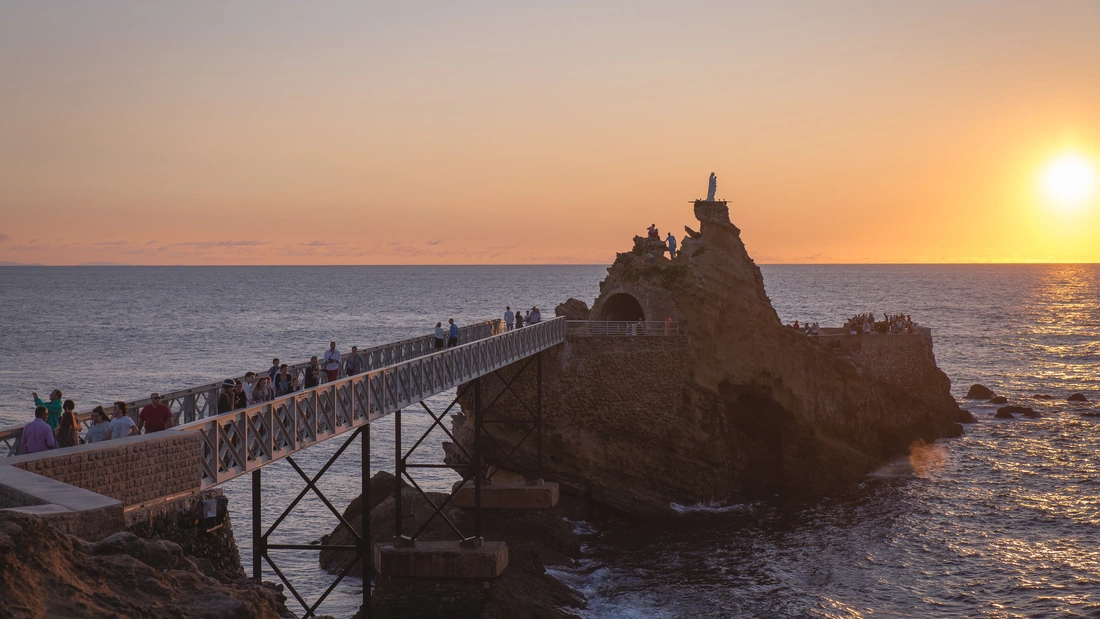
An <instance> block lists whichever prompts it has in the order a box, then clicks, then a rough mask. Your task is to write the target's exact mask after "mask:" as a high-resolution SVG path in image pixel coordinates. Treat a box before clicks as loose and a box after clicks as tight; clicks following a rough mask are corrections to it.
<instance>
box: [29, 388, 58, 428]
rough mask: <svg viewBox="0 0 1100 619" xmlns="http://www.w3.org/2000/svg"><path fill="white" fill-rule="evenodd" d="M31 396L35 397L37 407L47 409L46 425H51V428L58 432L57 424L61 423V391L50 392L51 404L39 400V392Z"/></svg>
mask: <svg viewBox="0 0 1100 619" xmlns="http://www.w3.org/2000/svg"><path fill="white" fill-rule="evenodd" d="M31 395H32V396H34V405H35V406H45V407H46V423H48V424H50V428H52V429H54V430H56V429H57V424H59V423H61V390H60V389H54V390H53V391H52V392H50V401H49V402H43V401H42V400H41V399H39V398H38V392H37V391H35V392H34V393H32V394H31ZM31 423H34V422H31Z"/></svg>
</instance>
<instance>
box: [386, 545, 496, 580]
mask: <svg viewBox="0 0 1100 619" xmlns="http://www.w3.org/2000/svg"><path fill="white" fill-rule="evenodd" d="M506 567H508V545H507V544H505V543H504V542H485V543H484V544H483V545H482V546H481V547H480V548H463V547H462V546H460V545H459V543H458V542H457V541H456V542H421V541H418V542H416V543H415V544H413V545H412V546H396V547H395V546H394V545H393V544H375V545H374V568H375V569H376V570H378V574H379V575H380V576H381V577H383V578H479V579H485V578H496V577H497V576H500V574H501V572H503V571H504V568H506Z"/></svg>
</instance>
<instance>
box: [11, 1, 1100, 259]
mask: <svg viewBox="0 0 1100 619" xmlns="http://www.w3.org/2000/svg"><path fill="white" fill-rule="evenodd" d="M1097 33H1100V2H1097V1H1095V0H1081V1H1074V0H1052V1H1050V2H1033V1H1021V2H1016V1H1011V0H996V1H994V0H985V1H983V0H970V1H966V2H961V1H960V2H945V1H940V0H922V1H919V2H918V1H912V2H878V1H866V2H851V1H842V0H837V1H830V2H817V1H813V2H810V1H807V2H783V1H776V2H766V3H764V2H735V1H728V0H727V1H723V2H694V1H691V0H678V1H677V2H646V1H640V0H630V1H619V0H606V1H602V2H592V1H587V2H570V1H565V0H562V1H555V2H537V1H530V2H527V1H521V2H517V1H515V0H512V1H510V2H488V1H476V0H470V1H466V2H453V1H434V2H417V1H403V2H391V3H381V2H357V3H352V2H343V3H338V2H332V3H300V2H245V1H237V2H232V3H215V2H195V3H148V2H113V1H97V2H61V1H57V2H40V1H28V2H21V1H12V2H5V3H3V4H2V5H0V111H2V113H0V262H19V263H43V264H58V265H69V264H84V263H124V264H520V263H541V264H557V263H590V264H594V263H609V262H611V261H612V260H613V259H614V256H615V253H616V252H621V251H627V250H629V249H630V247H631V237H632V236H633V235H635V234H644V231H645V229H646V227H647V226H648V225H649V224H651V223H656V224H657V226H658V228H659V229H660V230H661V233H662V235H664V233H665V232H666V231H672V232H673V233H674V234H676V235H677V236H682V235H683V227H684V226H685V225H691V226H693V227H696V228H697V227H698V223H697V222H696V221H695V219H694V217H693V215H692V209H691V204H690V201H691V200H693V199H696V198H702V197H704V196H705V194H706V185H707V177H708V176H709V174H710V173H711V172H715V173H716V174H717V176H718V197H719V198H724V199H726V200H728V201H729V207H730V213H731V218H732V220H733V222H734V223H735V224H736V225H737V226H738V227H739V228H740V229H741V230H742V238H743V239H744V240H745V243H746V245H747V247H748V250H749V252H750V254H751V255H752V256H753V257H754V258H755V259H756V261H757V262H760V263H899V262H900V263H925V262H1100V198H1097V195H1096V192H1095V191H1094V192H1092V193H1091V195H1088V196H1086V197H1085V198H1083V199H1080V200H1077V201H1076V202H1075V203H1074V204H1072V205H1066V204H1064V203H1060V202H1058V201H1056V200H1053V199H1052V198H1051V197H1050V196H1049V195H1047V194H1046V193H1044V191H1043V190H1042V188H1041V182H1040V179H1041V176H1042V173H1043V170H1044V169H1045V168H1046V166H1048V165H1049V164H1050V163H1051V162H1052V161H1055V160H1056V159H1057V158H1059V157H1061V156H1065V155H1066V154H1067V153H1072V154H1074V156H1076V157H1078V159H1079V160H1083V161H1085V162H1088V164H1089V165H1091V166H1096V165H1097V162H1100V36H1098V34H1097Z"/></svg>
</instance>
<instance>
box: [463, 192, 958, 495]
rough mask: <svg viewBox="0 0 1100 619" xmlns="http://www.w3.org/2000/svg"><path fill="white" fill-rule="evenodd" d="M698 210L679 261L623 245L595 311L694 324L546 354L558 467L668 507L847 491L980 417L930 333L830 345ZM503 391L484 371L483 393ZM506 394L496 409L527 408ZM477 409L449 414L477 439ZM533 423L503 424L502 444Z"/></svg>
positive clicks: (555, 474)
mask: <svg viewBox="0 0 1100 619" xmlns="http://www.w3.org/2000/svg"><path fill="white" fill-rule="evenodd" d="M695 211H696V215H697V219H699V221H700V222H701V231H700V234H699V236H698V237H697V238H690V237H689V238H685V239H684V240H683V245H682V248H681V251H680V252H679V254H678V256H677V257H676V258H675V259H674V260H668V259H667V258H664V257H663V256H662V257H660V258H659V259H658V260H656V262H655V263H652V264H650V263H648V261H646V260H645V259H644V255H639V246H638V245H637V243H638V239H636V245H635V248H634V250H633V251H631V252H628V253H623V254H619V255H618V256H617V258H616V260H615V262H614V264H613V265H612V266H611V267H610V268H609V269H608V275H607V278H606V279H605V280H604V281H603V282H602V283H601V284H600V296H599V298H597V299H596V302H595V303H594V304H593V307H592V312H591V315H592V316H593V317H595V318H596V319H599V320H636V319H637V318H636V317H634V316H635V315H640V316H642V317H643V318H644V319H645V320H650V321H652V320H656V321H664V320H665V319H666V318H671V319H672V320H674V321H681V324H682V327H683V329H684V332H685V333H686V335H684V336H679V337H668V338H656V337H645V338H617V339H616V338H583V337H576V338H570V339H569V340H568V341H567V343H566V344H565V345H563V346H559V347H557V348H555V349H552V350H551V351H549V352H547V353H544V361H543V366H544V368H545V376H544V378H543V383H544V387H543V406H544V422H543V423H544V427H545V430H544V435H545V436H546V439H545V441H544V447H543V450H544V459H543V466H544V470H545V476H546V477H547V478H550V479H553V480H555V481H558V482H561V483H562V484H563V488H565V489H566V490H569V489H572V490H573V491H575V492H580V493H584V494H586V495H587V496H589V497H591V498H592V499H594V500H595V501H597V502H600V503H602V504H605V505H609V506H611V507H614V508H617V509H621V510H625V511H629V512H633V513H639V514H656V513H667V512H668V510H669V504H670V503H672V502H676V503H681V504H692V503H696V502H700V501H711V500H725V499H729V498H734V497H739V496H742V495H746V494H756V493H761V492H767V493H772V492H776V491H793V492H807V493H820V492H830V491H832V490H836V489H840V488H845V487H848V486H850V485H852V484H853V483H855V482H858V480H859V479H861V478H862V476H863V475H865V474H866V473H868V472H870V471H872V470H874V469H875V468H877V467H878V466H879V465H881V464H882V463H884V462H886V461H888V460H889V459H891V458H893V457H896V456H898V455H903V454H906V453H907V452H908V449H909V446H910V445H911V444H912V443H914V442H915V441H918V440H924V441H928V442H930V441H932V440H935V439H937V438H941V437H950V436H957V435H959V434H961V432H962V429H961V427H960V426H959V425H958V424H957V423H955V421H954V419H956V418H958V419H962V418H967V417H969V416H968V415H966V414H965V413H964V412H963V411H961V409H959V407H958V404H957V403H956V402H955V400H954V398H952V396H951V393H950V381H949V379H948V378H947V376H946V375H944V374H943V372H942V371H940V370H939V369H938V368H937V367H936V365H935V357H934V355H933V353H932V341H931V336H930V335H928V334H906V335H882V336H878V335H875V336H852V337H854V338H857V340H858V342H857V341H856V340H852V341H853V342H856V343H857V344H858V345H859V346H860V347H861V348H862V349H861V350H859V351H857V352H854V353H852V354H848V353H841V352H838V350H836V349H833V348H832V347H831V346H830V345H829V344H828V343H827V342H831V341H836V342H840V340H830V339H829V338H810V337H807V336H805V335H803V334H801V333H798V332H795V331H794V330H792V329H789V328H785V327H784V326H783V325H782V324H781V323H780V320H779V317H778V315H777V314H776V312H775V309H774V308H773V307H772V305H771V302H770V301H769V299H768V297H767V294H766V292H765V289H764V280H763V277H762V275H761V273H760V270H759V269H758V268H757V266H756V264H755V263H754V262H753V261H752V259H751V258H750V257H749V255H748V253H747V252H746V250H745V246H744V244H743V243H742V241H741V238H740V231H739V230H738V229H737V228H736V227H735V226H734V225H733V224H731V223H730V221H729V215H728V209H727V207H726V205H725V204H724V203H721V202H699V203H696V206H695ZM619 316H621V317H619ZM843 337H848V336H843ZM860 338H862V339H860ZM859 342H863V344H859ZM896 362H902V363H904V364H905V367H904V368H896V367H895V364H896ZM899 369H900V370H901V371H895V370H899ZM517 370H518V366H515V367H514V368H512V371H517ZM503 374H504V375H505V376H510V373H509V372H508V371H507V369H506V371H505V372H503ZM533 383H534V379H533V374H532V375H531V376H527V377H523V376H521V377H520V378H519V379H518V380H517V381H516V383H514V384H513V389H514V390H515V391H516V392H517V393H520V394H524V393H526V394H528V395H529V394H531V393H533V390H534V384H533ZM500 389H501V387H500V386H499V385H495V384H494V383H493V381H484V383H483V389H482V391H483V395H482V397H483V398H484V399H485V400H486V401H492V400H493V398H494V397H495V396H496V395H497V394H498V393H499V391H500ZM486 392H487V393H486ZM507 395H508V397H505V398H502V399H501V401H500V402H499V403H498V404H497V405H496V408H495V410H494V413H493V414H494V415H497V416H501V417H508V416H514V417H515V418H517V419H521V418H525V416H526V414H527V413H526V411H525V409H524V408H523V407H522V406H521V405H519V404H518V402H516V401H515V400H514V398H512V395H511V394H507ZM471 404H472V401H471V400H470V399H469V398H467V399H464V400H463V401H462V405H463V406H462V408H463V415H459V416H456V417H455V420H454V424H453V427H454V431H455V433H456V437H457V438H458V440H460V441H462V442H463V443H466V444H469V443H470V442H472V428H471V426H472V423H471V408H472V407H471ZM522 434H523V431H522V430H518V429H517V430H511V429H509V428H507V427H504V426H500V427H499V430H498V426H494V437H495V438H497V439H498V440H499V441H500V442H501V443H502V444H505V445H511V444H513V443H514V442H515V441H517V440H518V438H519V437H520V436H522ZM504 453H505V451H504V450H499V451H494V450H492V449H490V450H487V453H486V457H487V458H488V459H489V460H490V461H495V460H494V459H499V458H502V457H503V455H504ZM450 456H451V458H452V461H454V459H455V458H456V456H457V451H456V450H452V452H451V454H450ZM533 460H534V449H533V446H531V445H530V443H528V444H525V445H524V446H522V447H520V449H519V450H518V451H517V452H516V455H515V457H514V460H513V463H511V464H509V465H507V466H509V467H513V468H516V469H517V470H519V471H520V472H523V473H526V474H527V475H528V476H530V475H532V474H533V469H534V465H533Z"/></svg>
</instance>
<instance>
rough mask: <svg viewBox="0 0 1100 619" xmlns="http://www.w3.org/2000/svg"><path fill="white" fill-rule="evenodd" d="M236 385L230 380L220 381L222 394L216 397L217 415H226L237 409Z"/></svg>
mask: <svg viewBox="0 0 1100 619" xmlns="http://www.w3.org/2000/svg"><path fill="white" fill-rule="evenodd" d="M236 389H237V383H236V382H235V381H234V380H233V379H232V378H227V379H225V380H223V381H222V392H221V395H219V396H218V414H219V415H220V414H222V413H228V412H229V411H231V410H233V409H235V408H237V394H236Z"/></svg>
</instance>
